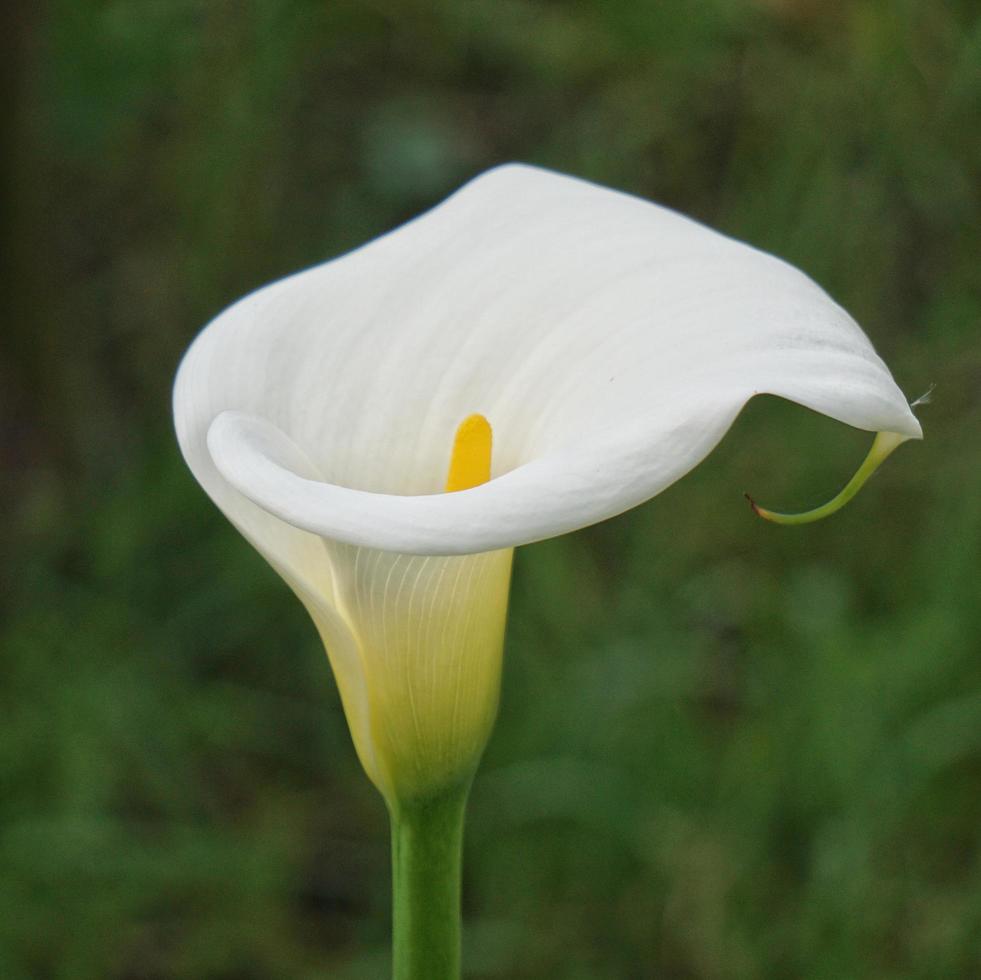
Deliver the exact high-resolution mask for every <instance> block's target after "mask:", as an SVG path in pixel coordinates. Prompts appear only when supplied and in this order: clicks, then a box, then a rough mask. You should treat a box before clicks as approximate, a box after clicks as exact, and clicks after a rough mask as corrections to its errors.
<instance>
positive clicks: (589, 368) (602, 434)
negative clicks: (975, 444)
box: [174, 165, 921, 587]
mask: <svg viewBox="0 0 981 980" xmlns="http://www.w3.org/2000/svg"><path fill="white" fill-rule="evenodd" d="M760 393H771V394H775V395H780V396H782V397H785V398H788V399H790V400H792V401H795V402H798V403H800V404H802V405H805V406H807V407H809V408H812V409H814V410H815V411H818V412H821V413H823V414H825V415H828V416H830V417H832V418H835V419H837V420H839V421H842V422H845V423H847V424H849V425H853V426H856V427H858V428H862V429H868V430H870V431H890V432H896V433H898V434H900V435H902V436H905V437H907V438H919V437H920V436H921V431H920V427H919V424H918V422H917V421H916V419H915V417H914V416H913V414H912V412H911V410H910V408H909V406H908V404H907V402H906V399H905V398H904V397H903V395H902V393H901V392H900V391H899V389H898V388H897V386H896V384H895V382H894V381H893V380H892V377H891V375H890V374H889V371H888V369H887V368H886V366H885V365H884V364H883V362H882V361H881V359H880V358H879V357H878V356H877V355H876V353H875V351H874V350H873V348H872V346H871V344H870V343H869V341H868V339H867V338H866V337H865V335H864V334H863V333H862V331H861V329H860V328H859V327H858V326H857V325H856V324H855V322H854V321H853V320H852V319H851V318H850V317H849V316H848V314H847V313H845V312H844V311H843V310H842V309H841V308H840V307H839V306H837V305H836V304H835V303H834V302H833V301H832V300H831V299H830V298H829V297H828V296H827V295H826V294H825V293H824V292H823V291H822V290H821V289H820V288H819V287H818V286H816V285H815V284H814V283H813V282H812V281H811V280H809V279H808V278H807V277H806V276H804V275H803V274H802V273H800V272H798V271H797V270H796V269H794V268H792V267H791V266H789V265H787V264H786V263H784V262H782V261H780V260H779V259H776V258H774V257H772V256H769V255H766V254H765V253H762V252H759V251H757V250H755V249H753V248H751V247H749V246H747V245H743V244H741V243H738V242H735V241H733V240H731V239H729V238H726V237H725V236H723V235H720V234H718V233H716V232H713V231H711V230H709V229H708V228H705V227H704V226H702V225H699V224H698V223H696V222H694V221H691V220H690V219H687V218H685V217H682V216H681V215H678V214H676V213H674V212H672V211H669V210H667V209H665V208H662V207H659V206H658V205H655V204H651V203H648V202H645V201H642V200H640V199H637V198H634V197H631V196H629V195H626V194H621V193H618V192H615V191H611V190H607V189H604V188H601V187H598V186H596V185H593V184H590V183H587V182H585V181H581V180H578V179H575V178H571V177H565V176H562V175H559V174H555V173H551V172H548V171H544V170H539V169H537V168H533V167H528V166H523V165H509V166H506V167H501V168H497V169H496V170H493V171H489V172H488V173H486V174H484V175H482V176H480V177H478V178H476V179H475V180H473V181H472V182H471V183H469V184H467V185H466V186H465V187H464V188H462V189H461V190H460V191H458V192H457V193H456V194H455V195H453V196H452V197H450V198H449V199H447V201H445V202H444V203H443V204H441V205H439V206H438V207H436V208H434V209H433V210H432V211H430V212H428V213H426V214H425V215H423V216H421V217H420V218H417V219H415V220H414V221H412V222H409V223H408V224H407V225H405V226H403V227H401V228H399V229H397V230H396V231H394V232H392V233H390V234H388V235H386V236H384V237H382V238H380V239H377V240H376V241H374V242H371V243H369V244H368V245H366V246H364V247H362V248H361V249H359V250H357V251H355V252H352V253H350V254H348V255H345V256H342V257H341V258H339V259H336V260H334V261H331V262H327V263H324V264H323V265H320V266H317V267H315V268H312V269H309V270H307V271H305V272H301V273H299V274H297V275H295V276H292V277H290V278H288V279H284V280H281V281H279V282H276V283H273V284H272V285H270V286H267V287H265V288H263V289H260V290H258V291H257V292H255V293H253V294H251V295H250V296H248V297H246V298H245V299H243V300H241V301H240V302H238V303H237V304H235V305H234V306H232V307H231V308H230V309H228V310H226V311H225V312H224V313H222V314H221V315H219V316H218V317H217V318H216V319H215V320H214V321H212V323H211V324H210V325H209V326H208V327H206V328H205V330H204V331H203V332H202V333H201V334H200V335H199V337H198V338H197V340H196V341H195V342H194V344H193V345H192V347H191V348H190V350H189V351H188V353H187V355H186V356H185V359H184V361H183V363H182V365H181V368H180V371H179V374H178V378H177V382H176V386H175V394H174V411H175V418H176V425H177V431H178V437H179V440H180V443H181V447H182V449H183V452H184V454H185V456H186V458H187V460H188V463H189V464H190V466H191V469H192V470H193V472H194V474H195V476H196V477H197V478H198V480H199V481H200V482H201V483H202V485H203V486H204V487H205V489H206V490H207V491H208V492H209V494H210V495H211V496H212V497H213V498H214V499H215V501H216V502H217V503H218V505H219V506H220V507H221V508H222V509H223V510H224V511H225V513H226V514H227V515H228V516H229V517H230V518H231V519H232V520H233V522H234V523H236V525H238V526H239V527H240V529H242V530H243V532H244V533H245V534H246V535H247V536H248V537H249V538H250V540H252V541H253V543H254V544H256V546H257V547H259V549H260V550H261V551H263V553H264V554H266V555H267V557H269V558H270V560H272V561H273V563H274V564H276V565H277V567H278V568H280V570H281V571H282V570H283V569H285V570H286V571H285V572H284V574H285V575H286V577H287V578H288V579H289V578H290V575H291V574H292V575H293V577H294V578H297V577H303V576H306V577H308V578H309V577H310V576H311V575H312V576H313V577H315V578H316V577H317V576H319V575H323V576H329V569H327V568H326V564H325V563H327V560H326V557H325V556H324V555H323V554H321V553H318V551H317V545H318V544H319V543H320V541H319V539H321V538H328V539H332V540H335V541H340V542H344V543H346V544H352V545H358V546H363V547H369V548H375V549H380V550H384V551H396V552H405V553H410V554H418V555H451V554H466V553H474V552H482V551H491V550H496V549H501V548H510V547H513V546H515V545H519V544H525V543H528V542H531V541H535V540H540V539H542V538H547V537H551V536H553V535H557V534H561V533H564V532H566V531H571V530H574V529H576V528H579V527H583V526H585V525H588V524H591V523H594V522H596V521H600V520H603V519H604V518H607V517H611V516H613V515H615V514H618V513H621V512H622V511H625V510H627V509H629V508H630V507H633V506H635V505H637V504H639V503H641V502H643V501H644V500H647V499H649V498H650V497H652V496H654V495H655V494H657V493H658V492H660V491H661V490H663V489H664V488H665V487H667V486H668V485H669V484H671V483H672V482H674V481H675V480H677V479H678V478H679V477H681V476H682V475H684V474H685V473H686V472H688V471H689V470H690V469H691V468H692V467H694V466H695V465H696V464H697V463H698V462H700V461H701V460H702V459H703V458H704V457H705V456H706V455H707V454H708V453H709V452H710V451H711V449H712V448H713V447H714V446H715V445H716V443H717V442H718V441H719V440H720V439H721V438H722V436H723V435H724V433H725V432H726V430H727V429H728V428H729V426H730V425H731V424H732V422H733V420H734V419H735V417H736V415H737V414H738V413H739V411H740V410H741V408H742V407H743V405H744V404H745V403H746V401H747V400H748V399H749V398H751V397H753V396H754V395H756V394H760ZM473 412H480V413H482V414H483V415H485V416H486V417H487V418H488V419H489V420H490V421H491V424H492V425H493V427H494V470H493V478H492V480H491V481H490V482H488V483H486V484H484V485H482V486H479V487H475V488H473V489H471V490H465V491H461V492H458V493H452V494H445V493H440V492H439V490H440V489H441V486H442V481H443V479H444V478H445V474H446V467H447V463H448V458H449V451H450V447H451V446H452V440H453V433H454V431H455V428H456V426H457V425H458V423H459V422H460V421H461V419H463V418H464V417H466V416H467V415H469V414H471V413H473ZM321 551H322V549H321ZM301 566H302V567H301ZM321 566H324V570H323V571H322V572H318V571H316V569H318V568H321ZM311 569H313V571H311ZM291 570H292V571H291ZM291 584H293V582H292V580H291ZM311 587H315V586H311Z"/></svg>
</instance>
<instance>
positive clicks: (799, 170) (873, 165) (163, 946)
mask: <svg viewBox="0 0 981 980" xmlns="http://www.w3.org/2000/svg"><path fill="white" fill-rule="evenodd" d="M979 13H981V11H979V8H978V6H977V4H976V2H969V0H963V2H946V3H944V2H939V0H935V2H929V0H856V2H846V0H837V2H835V0H758V2H749V0H728V2H723V0H703V2H701V3H698V4H695V3H691V4H689V3H682V2H668V3H640V2H637V0H581V2H573V3H555V2H553V3H532V2H526V0H471V2H428V3H423V2H419V0H370V2H362V3H343V2H339V3H330V2H304V0H252V2H245V0H239V2H235V0H115V2H92V0H47V2H43V3H39V4H36V5H27V4H23V5H18V4H16V3H15V4H12V5H9V6H7V7H5V8H4V11H3V13H2V14H0V21H2V23H0V26H2V27H3V28H4V32H3V36H4V37H5V42H4V43H5V44H6V45H7V53H6V56H5V57H4V58H3V59H2V67H0V72H2V76H3V80H4V83H5V84H4V92H5V93H6V101H7V106H6V109H7V112H6V113H5V114H4V116H3V121H2V126H3V154H2V156H3V167H4V168H5V173H4V180H3V218H4V221H3V237H4V242H3V250H2V265H3V280H4V281H3V296H4V300H5V301H6V306H7V312H6V315H5V317H4V323H3V328H2V342H3V348H4V349H3V360H2V367H0V372H2V373H0V399H2V427H0V451H2V454H3V465H2V471H0V485H2V486H0V488H2V492H3V500H4V501H5V510H6V518H5V520H4V522H3V524H4V526H3V531H2V534H3V541H2V547H3V559H4V560H3V562H2V564H0V587H2V603H3V625H2V633H0V636H2V653H0V705H2V712H0V725H2V728H0V977H2V978H3V980H89V978H95V980H106V978H108V980H170V978H181V980H184V978H187V980H265V978H300V980H313V978H320V977H328V976H329V977H334V978H338V980H361V978H364V980H371V978H381V977H384V976H386V975H387V970H388V965H387V963H388V902H389V897H388V850H387V849H388V840H387V824H386V815H385V812H384V808H383V805H382V803H381V800H380V798H379V797H377V796H376V794H375V792H374V790H373V789H372V788H371V787H370V785H369V784H368V782H367V780H366V779H365V778H364V777H363V776H362V774H361V772H360V771H359V769H358V766H357V762H356V760H355V756H354V752H353V750H352V747H351V745H350V742H349V737H348V734H347V731H346V728H345V723H344V719H343V717H342V714H341V711H340V707H339V702H338V697H337V694H336V691H335V688H334V684H333V680H332V678H331V677H330V673H329V670H328V667H327V665H326V661H325V658H324V656H323V652H322V650H321V648H320V647H319V643H318V640H317V638H316V636H315V633H314V630H313V628H312V626H311V624H310V623H309V622H308V621H307V620H306V618H305V615H304V613H303V611H302V609H301V607H300V605H299V603H298V602H297V601H296V600H295V599H294V598H293V596H292V595H291V594H290V593H289V592H288V590H287V589H286V587H285V586H283V585H282V584H281V582H280V581H279V580H278V579H277V578H276V576H275V575H274V574H273V573H272V572H271V571H270V570H269V569H268V568H267V567H266V566H265V564H264V563H263V562H262V561H261V559H260V558H259V557H258V556H257V555H256V554H255V553H254V552H253V551H252V550H251V549H250V548H249V547H248V545H247V544H246V543H245V542H244V541H243V540H242V539H241V538H240V537H239V536H238V535H237V533H235V532H234V531H233V530H232V528H231V527H230V526H229V525H228V524H227V523H226V522H225V520H224V518H223V517H222V516H221V515H220V514H219V513H218V511H217V510H216V509H215V508H214V507H213V506H212V504H211V503H210V502H209V501H208V500H207V499H206V497H205V496H204V494H203V492H202V491H201V490H200V489H199V488H198V487H197V485H196V484H195V483H194V482H193V481H192V479H191V477H190V475H189V474H188V472H187V470H186V468H185V466H184V464H183V462H182V461H181V459H180V458H179V455H178V452H177V448H176V445H175V442H174V438H173V435H172V432H171V421H170V406H169V398H170V384H171V380H172V377H173V373H174V370H175V367H176V365H177V362H178V359H179V357H180V355H181V353H182V351H183V350H184V348H185V347H186V345H187V344H188V342H189V341H190V340H191V338H192V337H193V335H194V334H195V333H196V332H197V330H198V329H199V328H200V326H201V325H202V324H203V323H205V322H206V321H207V320H208V319H209V318H210V317H211V316H213V315H214V314H215V313H216V312H218V311H219V310H220V309H221V308H222V307H223V306H225V305H226V304H228V303H229V302H230V301H232V300H233V299H235V298H237V297H238V296H240V295H242V294H243V293H245V292H246V291H248V290H250V289H252V288H253V287H255V286H257V285H259V284H261V283H263V282H265V281H267V280H270V279H273V278H275V277H278V276H281V275H283V274H285V273H288V272H291V271H293V270H294V269H296V268H299V267H301V266H304V265H309V264H311V263H314V262H317V261H320V260H322V259H324V258H326V257H329V256H332V255H336V254H339V253H340V252H342V251H344V250H346V249H348V248H350V247H352V246H354V245H356V244H358V243H360V242H362V241H364V240H366V239H368V238H371V237H373V236H375V235H377V234H379V233H381V232H383V231H385V230H387V229H389V228H391V227H393V226H394V225H396V224H397V223H399V222H401V221H402V220H404V219H406V218H408V217H410V216H411V215H413V214H415V213H417V212H418V211H420V210H421V209H423V208H425V207H426V206H428V205H430V204H431V203H434V202H435V201H437V200H439V199H440V198H441V197H443V196H444V195H445V194H446V193H448V192H449V191H450V190H452V189H454V188H455V187H456V186H458V185H459V184H460V183H462V182H463V181H464V180H466V179H467V178H468V177H470V176H471V175H473V174H475V173H476V172H478V171H480V170H481V169H483V168H485V167H487V166H490V165H492V164H494V163H497V162H501V161H504V160H511V159H518V160H526V161H530V162H535V163H539V164H543V165H546V166H550V167H554V168H557V169H560V170H564V171H568V172H572V173H576V174H579V175H582V176H586V177H589V178H593V179H595V180H598V181H601V182H604V183H609V184H612V185H615V186H617V187H621V188H623V189H626V190H630V191H633V192H636V193H638V194H641V195H644V196H646V197H650V198H654V199H656V200H659V201H661V202H663V203H666V204H668V205H670V206H672V207H675V208H678V209H680V210H682V211H685V212H688V213H690V214H692V215H694V216H696V217H698V218H700V219H702V220H704V221H707V222H709V223H710V224H712V225H714V226H716V227H718V228H721V229H722V230H724V231H726V232H728V233H731V234H733V235H736V236H738V237H741V238H745V239H748V240H749V241H751V242H753V243H754V244H756V245H759V246H761V247H763V248H766V249H769V250H771V251H774V252H776V253H778V254H780V255H782V256H784V257H786V258H787V259H789V260H790V261H792V262H794V263H796V264H797V265H799V266H801V267H803V268H804V269H805V270H807V271H808V272H809V273H810V274H811V275H812V276H813V277H814V278H816V279H817V280H818V281H819V282H820V283H821V284H822V285H823V286H824V287H825V288H826V289H828V290H829V291H830V292H831V293H832V295H833V296H835V297H836V298H837V299H838V300H839V301H840V302H841V303H843V305H845V306H846V307H847V308H848V309H849V310H851V311H852V312H853V313H854V314H855V316H856V317H857V318H858V320H859V321H860V322H861V323H862V324H863V326H864V327H865V329H866V330H867V332H868V333H869V335H870V336H871V337H872V338H873V340H874V342H875V344H876V346H877V347H878V349H879V351H880V353H881V354H882V355H883V356H884V357H885V359H886V361H887V362H888V363H889V364H890V366H891V367H892V368H893V370H894V372H895V374H896V377H897V380H898V381H899V383H900V385H901V386H902V387H903V388H904V390H905V391H906V392H907V394H908V395H909V396H910V397H913V396H916V395H918V394H920V393H921V392H922V391H923V390H924V389H926V388H927V387H928V385H930V384H931V383H936V384H937V391H936V394H935V396H934V404H932V405H930V406H926V407H924V408H922V409H921V410H920V417H921V419H922V421H923V423H924V429H925V430H926V434H927V437H926V440H925V442H924V443H922V444H916V445H910V446H908V447H904V448H903V449H902V450H901V451H900V452H899V453H897V454H896V456H895V457H894V458H893V459H891V460H890V461H889V462H888V464H887V465H886V466H885V467H884V469H883V471H882V472H881V474H880V475H879V476H877V478H876V479H875V480H874V481H873V482H872V484H871V485H870V486H869V487H868V488H867V489H866V490H865V491H864V492H863V494H862V495H861V496H860V497H859V499H858V500H857V501H856V502H855V503H853V504H852V505H851V506H850V507H849V508H847V509H846V510H845V511H844V512H843V513H841V514H840V515H838V516H836V517H834V518H833V519H831V520H830V521H828V522H826V523H823V524H819V525H815V526H811V527H807V528H800V529H782V528H774V527H772V526H769V525H765V524H763V523H762V522H759V521H756V520H755V519H753V517H752V515H751V514H750V513H749V511H748V509H747V508H746V506H745V502H744V501H743V499H742V491H744V490H751V491H753V492H754V494H756V495H758V497H759V498H760V499H761V500H762V502H763V503H765V504H772V505H775V506H778V507H784V508H794V507H803V506H807V505H810V504H814V503H817V502H820V501H822V500H823V499H825V498H826V497H827V496H829V495H830V494H831V493H832V492H833V491H834V490H835V489H837V487H838V486H839V485H840V484H841V483H842V482H843V480H844V479H845V478H846V477H847V476H848V475H850V473H851V472H852V470H853V469H854V467H855V466H856V465H857V464H858V462H859V461H860V459H861V458H862V456H863V455H864V452H865V450H866V448H867V446H868V444H869V437H868V435H867V434H865V433H859V432H855V431H852V430H848V429H846V428H845V427H843V426H839V425H836V424H834V423H831V422H829V421H827V420H825V419H821V418H818V417H816V416H814V415H812V414H811V413H809V412H807V411H805V410H803V409H800V408H797V407H795V406H792V405H789V404H786V403H781V402H779V401H777V400H776V399H758V400H756V401H755V402H754V403H752V404H751V405H750V406H749V408H748V409H747V411H746V412H745V413H744V414H743V416H742V417H741V418H740V420H739V421H738V423H737V425H736V426H735V427H734V429H733V431H732V432H731V433H730V435H729V436H728V437H727V438H726V440H725V442H724V443H723V445H722V446H721V447H720V449H719V450H718V451H717V452H716V453H714V454H713V456H712V457H711V458H710V459H709V460H708V461H707V462H706V463H704V464H703V465H702V466H701V467H700V468H699V469H698V470H697V471H696V472H695V473H694V474H692V475H691V476H690V477H688V478H686V479H685V480H684V481H682V482H681V483H680V484H678V485H676V486H675V487H673V488H671V489H670V490H669V491H668V492H666V493H665V494H663V495H662V496H660V497H658V498H657V499H655V500H654V501H652V502H650V503H649V504H647V505H645V506H644V507H641V508H639V509H638V510H636V511H634V512H632V513H630V514H629V515H627V516H625V517H622V518H619V519H617V520H614V521H611V522H608V523H606V524H604V525H601V526H598V527H595V528H592V529H590V530H588V531H585V532H581V533H578V534H575V535H572V536H568V537H565V538H562V539H559V540H555V541H551V542H548V543H546V544H542V545H536V546H533V547H528V548H525V549H522V550H521V551H520V552H519V554H518V557H517V565H516V570H515V580H514V593H513V607H512V616H511V621H510V630H509V639H508V649H507V663H506V673H505V679H504V697H503V706H502V710H501V716H500V720H499V723H498V727H497V730H496V733H495V736H494V738H493V740H492V742H491V745H490V748H489V750H488V753H487V756H486V759H485V763H484V766H483V769H482V772H481V775H480V777H479V779H478V782H477V784H476V787H475V791H474V796H473V800H472V807H471V819H470V826H469V836H468V841H467V872H466V874H467V877H466V883H465V908H466V937H465V948H466V963H467V966H468V976H469V977H473V978H516V980H517V978H527V980H532V978H541V977H552V978H556V980H558V978H563V980H613V978H616V980H624V978H630V980H647V978H668V980H744V978H745V980H749V978H768V980H769V978H777V980H781V978H787V980H797V978H806V980H849V978H876V980H887V978H888V980H899V978H923V980H944V978H958V980H960V978H963V980H971V978H978V977H981V820H979V815H981V656H979V654H981V641H979V639H978V637H979V634H981V599H979V582H981V492H979V485H981V444H979V439H978V435H979V431H981V344H979V343H978V335H979V325H981V263H979V256H981V248H979V246H981V208H979V197H981V179H979V178H981V155H979V153H978V147H979V136H981V19H979Z"/></svg>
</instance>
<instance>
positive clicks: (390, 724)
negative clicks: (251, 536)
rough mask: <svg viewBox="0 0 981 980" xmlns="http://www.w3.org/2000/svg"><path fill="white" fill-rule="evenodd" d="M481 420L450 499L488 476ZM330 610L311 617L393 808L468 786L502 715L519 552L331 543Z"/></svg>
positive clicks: (471, 419)
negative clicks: (450, 552)
mask: <svg viewBox="0 0 981 980" xmlns="http://www.w3.org/2000/svg"><path fill="white" fill-rule="evenodd" d="M491 443H492V433H491V427H490V424H489V423H488V422H487V419H486V418H484V416H482V415H470V416H468V417H467V418H466V419H464V420H463V422H462V423H461V424H460V426H459V427H458V429H457V432H456V437H455V439H454V443H453V447H452V451H451V453H450V461H449V468H448V475H447V479H446V491H447V492H448V493H453V492H457V491H460V490H466V489H469V488H470V487H474V486H477V485H478V484H480V483H484V482H485V481H487V480H489V479H490V468H491ZM324 546H325V548H326V550H327V555H328V558H329V559H330V566H331V571H332V581H331V582H330V583H329V587H330V593H331V602H330V610H331V614H330V615H328V614H327V610H326V609H324V608H323V607H322V606H321V607H320V608H319V610H318V609H316V608H312V609H311V613H312V615H313V618H314V621H315V622H316V623H317V627H318V629H319V630H320V634H321V637H322V638H323V640H324V645H325V646H326V647H327V652H328V655H329V657H330V661H331V666H332V667H333V670H334V675H335V677H336V678H337V684H338V687H339V689H340V692H341V700H342V701H343V703H344V712H345V714H346V715H347V719H348V725H349V726H350V729H351V735H352V737H353V738H354V744H355V747H356V749H357V752H358V757H359V758H360V760H361V764H362V765H363V766H364V769H365V772H367V774H368V776H369V777H370V778H371V780H372V781H373V782H374V784H375V785H376V786H377V787H378V789H379V790H381V792H382V795H384V797H385V799H386V800H387V801H388V803H389V805H390V806H396V807H397V806H398V805H399V804H401V803H405V802H407V801H409V800H413V799H420V798H424V797H427V796H431V795H434V794H436V793H439V792H440V791H442V790H444V789H446V788H448V787H450V786H451V785H453V784H455V783H460V782H463V781H465V780H468V779H469V778H470V777H471V776H472V775H473V772H474V770H475V769H476V767H477V763H478V762H479V760H480V756H481V754H482V753H483V750H484V746H485V745H486V744H487V739H488V736H489V735H490V731H491V728H492V727H493V724H494V718H495V716H496V714H497V702H498V696H499V693H500V687H501V659H502V656H503V650H504V625H505V619H506V617H507V603H508V590H509V587H510V582H511V560H512V557H513V554H514V549H512V548H507V549H504V550H502V551H492V552H486V553H483V554H475V555H459V556H451V557H438V556H425V555H406V554H398V553H393V552H387V551H378V550H375V549H371V548H358V547H355V546H353V545H345V544H341V543H339V542H336V541H325V542H324Z"/></svg>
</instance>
